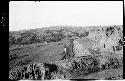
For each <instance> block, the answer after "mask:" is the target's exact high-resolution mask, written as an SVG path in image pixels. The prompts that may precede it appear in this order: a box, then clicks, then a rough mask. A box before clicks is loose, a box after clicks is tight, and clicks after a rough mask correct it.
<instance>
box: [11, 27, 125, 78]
mask: <svg viewBox="0 0 125 81" xmlns="http://www.w3.org/2000/svg"><path fill="white" fill-rule="evenodd" d="M122 27H123V26H107V27H99V28H98V27H93V28H90V29H89V28H83V29H82V28H80V29H79V28H73V27H59V28H58V27H56V28H55V29H53V28H52V27H51V28H47V29H46V28H44V29H34V30H27V31H16V32H13V31H10V32H9V79H14V80H19V79H31V80H43V79H45V80H51V79H67V78H68V79H86V78H87V79H88V77H90V75H93V74H98V76H99V77H95V78H96V79H98V78H99V79H100V78H102V79H113V80H114V77H112V76H110V73H109V75H108V76H109V77H107V76H106V77H105V75H107V74H105V73H104V72H105V71H106V73H107V72H108V71H107V70H116V69H119V68H121V67H123V43H124V42H123V36H122V35H123V34H122V33H123V30H122ZM93 32H96V34H95V35H93V34H94V33H93ZM97 32H98V33H99V34H98V33H97ZM91 33H92V34H91ZM90 35H93V36H91V37H89V38H92V37H93V38H97V39H92V40H93V41H94V40H95V41H96V44H95V47H89V48H88V49H87V50H88V52H89V55H87V53H86V56H80V57H75V52H74V43H73V41H74V40H75V39H81V38H87V37H88V36H90ZM97 35H98V36H97ZM102 36H103V37H102ZM102 40H103V41H105V42H103V41H102ZM110 40H111V41H110ZM45 42H46V43H45ZM81 42H82V41H81ZM112 42H113V43H112ZM83 43H85V42H83ZM21 45H23V46H21ZM85 45H86V44H85ZM107 45H108V46H107ZM64 48H66V51H62V50H64ZM61 49H62V50H61ZM79 51H80V50H79ZM51 59H52V60H53V61H52V60H51ZM57 59H58V60H57ZM43 60H44V61H43ZM47 60H49V61H51V62H49V61H47ZM56 61H58V62H59V63H60V64H57V63H56ZM64 61H65V62H67V64H69V65H68V66H69V67H68V68H65V67H64V66H63V64H61V62H64ZM65 62H64V63H65ZM103 71H104V72H103ZM99 72H103V73H104V74H103V75H104V77H103V76H102V75H100V74H99ZM109 72H111V71H109ZM112 72H115V71H112ZM114 74H115V73H114ZM87 76H88V77H87ZM93 76H95V75H93ZM122 77H123V75H121V74H117V76H116V78H115V79H123V78H122ZM89 79H91V78H89ZM92 79H93V78H92Z"/></svg>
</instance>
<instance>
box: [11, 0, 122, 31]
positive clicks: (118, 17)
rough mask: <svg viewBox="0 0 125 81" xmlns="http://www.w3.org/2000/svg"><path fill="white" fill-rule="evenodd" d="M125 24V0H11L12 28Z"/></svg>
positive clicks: (12, 29)
mask: <svg viewBox="0 0 125 81" xmlns="http://www.w3.org/2000/svg"><path fill="white" fill-rule="evenodd" d="M57 25H70V26H71V25H72V26H90V25H93V26H97V25H123V2H122V1H107V2H106V1H100V2H98V1H94V2H92V1H40V2H34V1H10V3H9V30H10V31H17V30H24V29H34V28H41V27H43V26H45V27H48V26H57Z"/></svg>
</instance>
